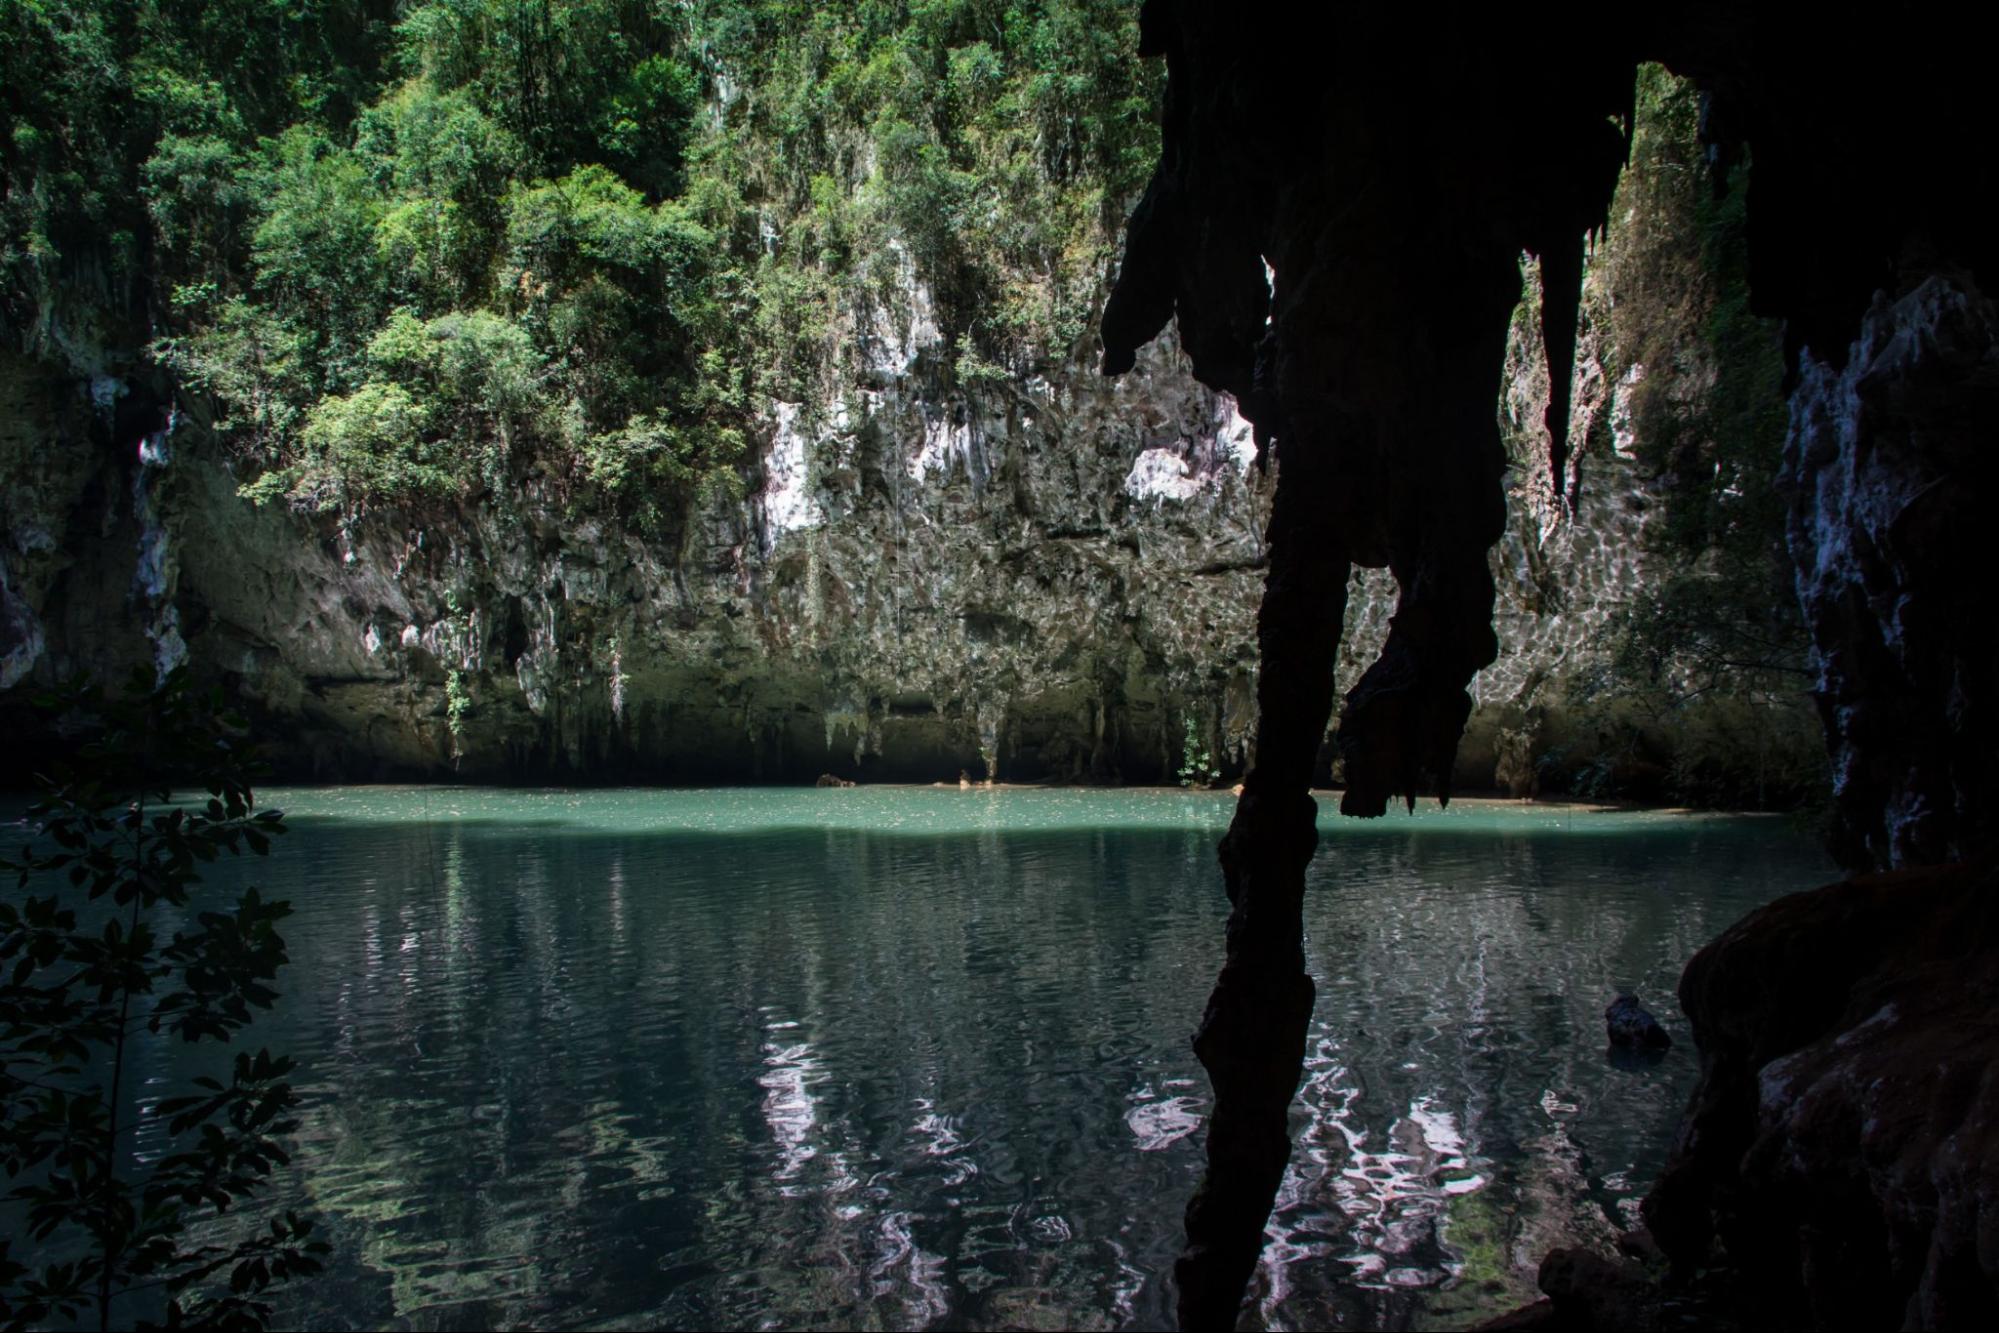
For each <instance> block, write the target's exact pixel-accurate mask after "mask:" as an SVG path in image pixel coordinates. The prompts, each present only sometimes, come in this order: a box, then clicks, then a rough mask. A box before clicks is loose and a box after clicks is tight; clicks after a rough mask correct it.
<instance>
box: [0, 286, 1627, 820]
mask: <svg viewBox="0 0 1999 1333" xmlns="http://www.w3.org/2000/svg"><path fill="white" fill-rule="evenodd" d="M1530 276H1531V275H1530ZM905 282H906V284H907V290H905V291H902V292H901V293H900V294H899V295H897V296H896V297H895V299H893V300H891V301H889V302H888V303H886V304H885V305H884V306H883V307H882V308H879V309H868V310H863V311H859V312H856V313H855V314H854V315H853V317H852V318H851V320H850V321H849V325H850V327H849V328H847V329H846V330H843V345H845V346H848V347H850V348H851V349H852V351H851V357H850V359H851V362H852V364H851V365H850V366H849V367H848V373H847V375H846V384H845V387H844V389H843V390H842V391H841V393H840V394H839V395H838V396H835V397H832V398H830V399H828V400H826V401H819V402H779V403H773V404H770V405H768V409H767V411H766V413H765V417H764V430H765V436H764V439H763V442H762V449H761V451H760V457H759V459H758V462H757V466H756V470H755V472H754V474H753V475H751V476H749V477H748V478H746V481H745V486H744V491H745V494H744V497H743V498H742V499H740V500H733V499H721V500H716V501H712V502H708V503H706V504H705V505H703V506H702V507H700V508H698V509H697V510H696V511H695V512H694V513H693V514H692V515H691V517H690V519H689V521H688V523H687V524H686V527H685V530H684V531H683V532H680V533H674V534H667V535H665V536H658V535H649V534H645V533H641V532H638V531H634V530H633V529H632V526H631V525H629V524H626V523H623V522H620V521H619V520H617V519H616V518H615V517H614V516H612V515H609V514H603V513H591V512H588V511H583V512H579V511H577V510H576V509H575V507H574V506H573V504H572V503H570V502H569V501H568V500H567V499H566V498H565V497H563V496H560V495H557V494H555V493H553V491H552V490H549V489H545V488H544V487H543V485H542V483H539V482H534V481H530V482H529V483H528V484H527V485H526V486H525V487H524V488H523V489H522V490H521V491H520V492H519V493H516V494H497V493H495V494H488V495H485V496H482V497H479V498H478V499H477V500H476V501H473V502H468V503H466V504H464V505H462V506H459V507H457V508H455V509H454V510H452V511H451V512H448V513H441V514H440V513H431V514H423V515H417V514H404V513H397V512H394V511H388V510H376V511H373V512H370V513H368V514H366V515H363V516H359V517H341V516H324V517H320V516H304V515H293V514H288V513H285V512H283V511H282V510H278V509H272V508H265V509H259V508H256V507H254V506H252V505H250V504H249V503H248V502H247V501H244V500H242V499H240V498H239V497H238V496H237V494H236V487H237V484H238V478H237V477H236V476H235V475H233V474H232V471H231V469H230V467H229V466H228V465H227V463H226V462H225V460H223V459H222V458H221V457H220V456H219V455H218V452H217V450H216V448H215V446H214V445H213V443H212V442H211V441H210V440H209V439H208V438H207V437H206V436H205V435H204V433H203V431H202V429H201V428H200V426H199V425H198V424H197V423H195V422H193V421H192V420H190V419H189V418H188V417H187V416H185V415H182V416H181V417H180V418H178V419H176V420H175V421H173V422H172V423H171V429H169V428H168V423H167V422H166V421H165V420H164V418H162V417H160V416H158V415H157V414H153V415H147V414H146V413H134V412H132V411H126V412H125V413H124V414H123V416H121V415H120V414H119V412H118V411H116V410H113V409H114V408H115V406H116V405H118V404H121V403H124V404H129V403H130V402H132V401H133V398H134V395H135V394H137V393H138V392H140V391H138V390H134V391H132V392H131V393H127V394H125V395H123V396H120V395H118V394H116V393H112V394H111V395H110V396H109V397H108V399H106V400H105V401H98V400H97V399H93V398H91V397H90V395H89V393H88V392H87V390H86V388H79V387H77V386H71V385H64V384H60V383H56V382H54V381H43V380H37V379H34V378H33V377H32V376H31V375H29V374H28V373H27V372H26V370H25V369H23V368H21V367H18V366H17V367H11V368H10V375H9V377H8V392H9V394H10V395H13V396H16V397H18V398H19V399H20V402H19V409H18V411H16V412H15V413H13V414H12V415H11V416H10V419H9V424H8V426H7V429H8V431H9V434H8V436H7V440H6V446H5V456H4V457H5V465H6V467H7V469H8V476H9V478H10V481H9V492H8V505H7V508H6V514H5V522H6V529H5V533H4V538H5V540H4V551H0V573H4V574H5V577H6V578H7V580H8V581H7V583H6V584H5V585H4V592H0V653H4V654H5V657H4V659H0V661H4V668H0V669H4V670H5V671H6V672H7V673H9V675H10V678H11V679H26V678H28V677H29V676H30V675H31V674H32V673H33V672H34V671H37V670H39V671H41V672H43V673H49V674H53V673H56V672H59V671H61V670H64V669H67V668H69V667H71V666H76V665H88V666H92V667H94V668H96V669H98V670H99V671H101V672H109V673H112V674H122V673H123V672H124V670H126V669H127V668H129V667H131V666H140V665H143V666H149V667H152V668H154V669H158V668H159V667H160V666H161V665H170V664H171V662H172V661H177V660H179V658H180V657H181V655H183V654H184V655H185V656H186V657H187V658H188V659H189V660H191V661H192V662H193V663H194V664H195V666H196V667H197V668H198V669H200V670H203V671H205V672H208V673H210V674H212V675H214V676H216V677H218V678H220V679H222V680H224V681H226V682H229V683H230V684H231V685H232V686H234V687H235V688H237V689H238V690H239V691H240V693H241V694H242V696H243V697H244V698H245V699H246V701H247V702H249V703H250V704H251V705H252V706H253V707H254V708H256V709H257V710H259V711H261V712H263V713H264V714H265V715H266V716H267V718H269V719H270V722H271V725H268V726H266V727H264V728H263V729H262V730H263V732H264V734H265V735H266V736H267V737H269V738H270V739H272V740H273V741H274V742H275V743H276V747H277V753H276V755H275V757H276V759H277V760H278V762H279V764H280V765H281V767H282V768H284V769H285V770H286V771H288V772H290V773H292V774H294V775H296V776H306V777H314V776H316V777H322V778H334V777H346V778H368V777H376V776H386V775H392V774H405V775H410V774H417V773H434V774H441V773H451V772H455V773H457V774H459V775H461V776H463V777H467V778H480V779H488V778H512V779H535V778H561V777H565V776H572V777H573V776H588V777H607V776H609V777H616V776H629V777H667V778H686V779H719V780H770V781H811V780H812V779H814V778H816V777H817V776H819V775H820V774H822V773H828V772H830V773H834V774H838V775H840V776H844V777H850V778H859V779H871V778H872V779H905V780H919V781H933V780H940V779H942V780H951V779H955V778H956V776H957V775H958V773H959V772H960V771H961V770H964V771H966V772H968V773H969V774H970V775H971V776H972V777H974V778H983V777H985V776H987V775H989V774H990V775H993V776H997V777H999V778H1002V779H1011V780H1038V779H1057V780H1084V781H1127V782H1148V781H1150V782H1157V781H1166V782H1172V781H1175V780H1177V779H1178V777H1179V776H1180V773H1181V770H1182V769H1183V768H1186V767H1188V765H1189V763H1190V760H1192V759H1195V758H1198V757H1199V752H1201V751H1205V752H1206V753H1207V754H1208V755H1209V756H1210V757H1211V759H1212V764H1211V765H1210V766H1209V767H1208V768H1207V769H1206V771H1207V772H1215V773H1220V774H1221V775H1222V776H1223V778H1224V779H1225V780H1230V779H1233V777H1234V776H1235V775H1236V774H1238V773H1240V772H1241V770H1242V768H1243V766H1244V765H1245V764H1246V762H1247V760H1248V758H1249V742H1250V736H1251V734H1252V725H1253V721H1254V707H1255V705H1254V688H1253V687H1254V679H1255V669H1256V668H1255V659H1254V652H1253V648H1254V612H1255V605H1256V599H1257V596H1258V593H1259V590H1260V587H1261V583H1262V579H1263V573H1264V571H1263V561H1264V549H1263V529H1264V526H1265V524H1266V522H1267V520H1268V516H1269V491H1270V485H1271V477H1270V475H1269V474H1268V473H1266V472H1263V471H1260V470H1259V469H1258V468H1257V467H1256V466H1255V465H1254V462H1253V459H1254V454H1255V445H1254V442H1253V440H1252V438H1251V431H1250V427H1249V423H1248V422H1247V421H1246V420H1245V419H1244V418H1243V416H1242V414H1241V412H1240V411H1239V410H1238V408H1237V406H1236V404H1235V402H1234V400H1233V399H1232V398H1230V397H1229V396H1227V395H1225V394H1220V393H1216V392H1214V391H1212V390H1209V389H1207V388H1204V387H1203V386H1201V385H1200V384H1198V383H1197V382H1196V381H1195V380H1194V379H1193V378H1192V376H1191V374H1190V373H1189V372H1188V368H1187V363H1186V362H1185V360H1184V358H1182V357H1180V356H1179V355H1178V354H1177V353H1176V352H1174V351H1173V350H1172V348H1171V343H1170V340H1165V339H1162V340H1161V341H1160V342H1159V343H1158V344H1156V345H1155V346H1154V347H1153V348H1152V349H1150V350H1148V352H1147V353H1146V355H1145V357H1144V359H1143V360H1142V361H1141V363H1140V365H1139V368H1138V370H1137V371H1136V372H1135V373H1134V374H1132V375H1130V376H1127V377H1125V378H1124V379H1122V380H1120V381H1117V382H1113V383H1107V382H1105V381H1104V380H1102V379H1101V378H1100V377H1099V376H1097V375H1096V373H1095V370H1094V367H1092V366H1088V365H1078V366H1072V367H1069V368H1067V369H1065V370H1062V371H1060V372H1059V373H1055V374H1051V375H1048V376H1038V377H1034V378H1029V379H1025V380H1019V381H1006V382H1000V383H997V384H994V383H986V384H977V385H968V386H963V387H952V386H950V385H948V384H947V383H946V381H945V377H944V376H942V375H941V373H940V372H939V370H938V367H937V364H936V362H937V358H938V356H939V355H940V353H941V351H942V349H943V339H942V335H941V334H940V333H939V332H938V330H937V327H936V324H935V321H934V318H933V317H932V316H931V315H930V314H929V313H927V312H928V310H929V304H928V301H927V297H926V295H925V292H924V289H923V287H922V285H921V283H920V282H919V281H918V280H917V279H916V278H915V277H914V276H913V275H905ZM1515 342H1516V345H1515V346H1514V347H1513V349H1512V351H1511V353H1510V355H1509V366H1510V369H1509V372H1508V375H1507V379H1506V382H1505V384H1504V385H1503V393H1502V397H1501V401H1500V402H1499V403H1498V404H1496V410H1497V412H1498V415H1499V420H1500V424H1501V430H1502V433H1503V435H1504V436H1505V438H1506V440H1507V442H1508V448H1509V450H1512V451H1514V452H1516V453H1517V454H1518V455H1519V458H1518V463H1517V465H1516V466H1515V467H1514V468H1513V470H1512V471H1511V472H1510V473H1509V474H1508V475H1509V480H1508V485H1509V487H1510V490H1511V493H1512V504H1511V513H1510V519H1509V527H1508V529H1507V534H1506V536H1505V538H1504V539H1503V541H1502V543H1501V544H1500V546H1499V547H1498V548H1497V549H1496V550H1495V553H1494V556H1493V562H1492V569H1493V574H1494V578H1495V581H1496V583H1497V584H1498V586H1499V589H1500V593H1499V607H1500V624H1499V632H1500V637H1501V641H1502V643H1503V645H1504V646H1505V649H1506V651H1505V652H1503V653H1502V656H1501V659H1500V661H1499V662H1498V663H1497V664H1495V666H1494V667H1493V668H1491V670H1490V671H1489V672H1488V673H1487V674H1486V675H1485V676H1482V677H1480V679H1479V680H1478V682H1477V683H1476V685H1475V690H1476V692H1477V694H1478V697H1479V701H1480V708H1479V710H1478V711H1477V712H1476V713H1475V714H1474V717H1473V721H1472V725H1471V734H1470V736H1469V738H1468V740H1467V743H1466V745H1465V772H1464V775H1463V781H1464V782H1465V784H1466V785H1469V786H1485V785H1489V784H1493V783H1495V782H1497V783H1499V784H1501V785H1505V784H1509V783H1510V784H1514V785H1518V786H1520V787H1522V788H1523V789H1524V788H1525V787H1526V786H1530V785H1531V783H1532V781H1533V750H1534V748H1535V746H1537V745H1541V744H1545V743H1546V742H1547V740H1548V738H1549V737H1550V736H1552V735H1556V734H1558V733H1559V730H1560V726H1561V720H1562V710H1561V704H1562V698H1563V691H1564V689H1565V687H1566V683H1567V681H1568V680H1569V679H1571V678H1572V676H1573V675H1574V674H1575V672H1576V671H1577V670H1578V669H1581V667H1583V666H1585V665H1587V663H1588V662H1590V661H1593V660H1595V659H1594V658H1593V657H1592V653H1593V652H1594V651H1595V650H1596V649H1597V648H1598V647H1599V646H1600V645H1599V637H1600V631H1601V629H1602V626H1603V624H1604V622H1605V621H1606V619H1607V618H1608V616H1609V615H1610V614H1611V613H1612V611H1613V610H1614V609H1615V607H1616V606H1617V605H1618V604H1619V602H1620V601H1621V599H1623V598H1624V597H1626V596H1628V595H1629V594H1630V592H1631V590H1632V588H1633V587H1634V586H1635V583H1636V581H1637V580H1638V579H1639V578H1640V577H1641V575H1642V569H1641V568H1640V564H1639V561H1638V558H1637V556H1636V552H1637V550H1638V541H1637V538H1638V534H1639V531H1640V526H1641V525H1642V522H1643V519H1642V515H1641V512H1640V511H1641V510H1642V508H1643V506H1644V503H1645V497H1644V493H1643V492H1644V486H1643V484H1642V482H1641V480H1640V479H1639V478H1638V477H1637V476H1636V475H1635V472H1634V469H1633V465H1632V464H1631V463H1630V462H1629V460H1628V459H1627V458H1625V457H1624V456H1623V455H1622V454H1620V453H1618V452H1617V451H1616V450H1615V449H1612V448H1604V447H1603V446H1602V444H1601V443H1600V441H1601V440H1602V439H1603V438H1604V437H1606V436H1607V435H1608V431H1607V430H1606V428H1605V425H1604V418H1605V416H1606V414H1609V413H1611V412H1613V411H1614V409H1615V404H1616V398H1617V392H1618V388H1617V386H1615V385H1606V377H1605V374H1604V370H1603V367H1602V364H1601V362H1600V360H1599V358H1598V355H1597V353H1596V349H1595V340H1594V336H1593V335H1592V334H1590V333H1588V332H1587V331H1586V334H1585V338H1584V341H1583V346H1582V355H1581V357H1580V359H1579V362H1578V369H1577V373H1576V377H1575V383H1576V395H1575V396H1576V401H1577V410H1576V422H1575V426H1574V429H1573V432H1572V434H1573V438H1574V439H1575V441H1576V442H1577V445H1578V447H1579V448H1581V447H1583V445H1584V443H1585V441H1588V440H1598V441H1599V444H1598V445H1596V446H1595V447H1594V452H1593V453H1591V454H1590V456H1589V459H1588V462H1587V465H1588V466H1589V467H1590V468H1591V469H1593V471H1592V473H1591V475H1592V485H1593V490H1594V495H1593V498H1592V500H1591V503H1590V504H1589V505H1587V506H1585V508H1584V509H1583V510H1582V512H1581V514H1580V515H1579V516H1578V515H1571V514H1569V513H1568V512H1567V511H1566V508H1565V507H1564V506H1563V505H1561V504H1560V503H1558V502H1557V501H1556V500H1555V499H1554V497H1553V495H1552V493H1551V491H1550V490H1549V486H1548V482H1547V480H1546V478H1545V474H1544V473H1543V471H1542V469H1541V468H1540V467H1539V466H1538V465H1537V462H1536V458H1537V455H1538V454H1539V453H1540V451H1541V450H1542V448H1543V444H1542V437H1541V435H1540V425H1541V416H1542V410H1543V405H1544V404H1545V401H1546V397H1547V387H1546V386H1547V379H1546V372H1545V369H1544V367H1543V362H1542V359H1541V357H1540V355H1539V353H1538V349H1536V348H1535V347H1534V346H1533V345H1532V340H1531V337H1529V336H1528V331H1527V327H1526V325H1525V324H1524V323H1523V324H1522V333H1521V335H1520V337H1518V338H1516V340H1515ZM102 397H104V395H100V398H102ZM1393 591H1394V590H1393V585H1392V583H1391V582H1388V581H1387V580H1385V578H1377V579H1374V580H1372V581H1369V580H1362V581H1361V582H1359V583H1357V584H1356V589H1355V596H1354V598H1353V599H1352V603H1351V618H1352V623H1351V627H1350V633H1349V635H1348V640H1347V642H1348V649H1347V652H1348V657H1347V660H1346V662H1345V664H1344V665H1343V668H1342V670H1343V673H1347V672H1350V673H1353V674H1358V672H1359V671H1360V670H1361V669H1362V668H1363V667H1364V666H1365V665H1366V663H1367V662H1368V661H1369V660H1370V659H1371V658H1372V656H1373V654H1374V652H1375V651H1376V649H1377V648H1378V646H1379V643H1380V641H1381V638H1382V637H1383V636H1384V635H1385V634H1386V632H1387V621H1388V616H1389V613H1390V611H1391V610H1392V607H1393ZM10 683H11V681H10ZM1190 734H1191V737H1192V739H1191V742H1190V739H1189V738H1190ZM1332 762H1333V755H1332V751H1331V747H1330V746H1329V747H1326V751H1325V753H1324V754H1323V755H1322V761H1321V776H1322V778H1323V777H1331V776H1334V772H1333V769H1332V767H1331V765H1332Z"/></svg>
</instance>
